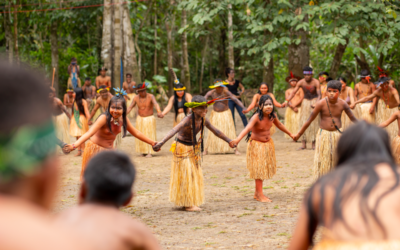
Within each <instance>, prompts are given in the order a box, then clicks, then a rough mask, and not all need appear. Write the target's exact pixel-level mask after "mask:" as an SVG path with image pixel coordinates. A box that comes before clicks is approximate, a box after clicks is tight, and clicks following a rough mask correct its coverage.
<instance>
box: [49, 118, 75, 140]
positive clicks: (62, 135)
mask: <svg viewBox="0 0 400 250" xmlns="http://www.w3.org/2000/svg"><path fill="white" fill-rule="evenodd" d="M53 119H54V125H55V127H56V136H57V138H58V139H60V140H61V141H63V142H65V143H67V144H70V143H71V140H70V138H69V133H68V130H69V129H68V116H67V115H66V114H65V113H62V114H61V115H58V116H54V117H53Z"/></svg>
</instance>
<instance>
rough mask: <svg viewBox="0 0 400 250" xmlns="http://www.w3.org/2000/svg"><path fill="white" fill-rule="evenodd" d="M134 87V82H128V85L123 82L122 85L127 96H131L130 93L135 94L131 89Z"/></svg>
mask: <svg viewBox="0 0 400 250" xmlns="http://www.w3.org/2000/svg"><path fill="white" fill-rule="evenodd" d="M135 86H136V83H135V82H130V83H127V82H124V83H123V84H122V88H123V89H124V90H125V91H126V93H128V94H132V93H135V89H134V88H133V87H135Z"/></svg>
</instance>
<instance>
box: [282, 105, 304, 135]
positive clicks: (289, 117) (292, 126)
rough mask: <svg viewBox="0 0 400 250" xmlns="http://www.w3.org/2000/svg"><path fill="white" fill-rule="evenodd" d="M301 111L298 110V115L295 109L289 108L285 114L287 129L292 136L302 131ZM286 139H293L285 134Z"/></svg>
mask: <svg viewBox="0 0 400 250" xmlns="http://www.w3.org/2000/svg"><path fill="white" fill-rule="evenodd" d="M300 109H301V108H298V111H297V113H296V112H294V111H293V109H291V108H289V107H287V108H286V113H285V127H286V128H287V129H288V130H289V131H290V133H292V134H296V133H297V132H298V131H299V129H300V126H299V125H300V124H299V121H300ZM285 138H287V139H291V140H292V138H291V137H290V136H289V135H288V134H286V133H285Z"/></svg>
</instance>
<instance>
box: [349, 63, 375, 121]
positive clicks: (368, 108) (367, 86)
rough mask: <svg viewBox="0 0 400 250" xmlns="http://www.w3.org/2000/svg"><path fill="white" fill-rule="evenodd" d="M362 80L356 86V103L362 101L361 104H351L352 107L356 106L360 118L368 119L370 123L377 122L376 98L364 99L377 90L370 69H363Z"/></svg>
mask: <svg viewBox="0 0 400 250" xmlns="http://www.w3.org/2000/svg"><path fill="white" fill-rule="evenodd" d="M360 78H361V81H360V82H359V83H357V84H356V85H355V86H354V96H355V101H356V103H360V105H357V106H354V105H351V106H350V107H351V108H352V109H354V108H356V110H355V113H356V114H358V115H359V117H357V118H358V119H363V120H366V121H367V122H370V123H375V105H376V101H377V100H376V98H374V99H373V100H368V101H367V100H365V99H363V98H364V97H366V96H369V95H371V94H372V93H373V92H374V91H375V90H376V87H375V85H374V84H373V83H372V82H370V80H371V76H370V75H369V72H368V70H366V69H363V70H361V74H360ZM361 99H363V100H364V101H363V102H357V100H361Z"/></svg>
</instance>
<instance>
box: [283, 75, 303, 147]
mask: <svg viewBox="0 0 400 250" xmlns="http://www.w3.org/2000/svg"><path fill="white" fill-rule="evenodd" d="M285 80H286V82H288V83H289V85H290V88H289V89H287V90H286V92H285V98H286V99H287V98H289V96H290V95H291V94H292V92H293V91H294V89H295V87H296V85H297V82H298V81H299V80H300V77H297V76H295V75H293V73H292V72H291V71H290V75H289V76H288V77H286V79H285ZM303 99H304V91H303V89H299V90H298V91H297V93H296V94H295V96H294V98H293V99H292V100H291V101H290V102H289V103H288V104H287V106H288V107H287V108H286V113H285V127H286V128H287V129H288V130H289V131H290V133H296V132H297V131H298V130H299V129H300V126H299V120H300V110H301V103H302V101H303ZM285 138H288V139H292V138H291V137H290V136H289V135H287V134H285Z"/></svg>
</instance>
